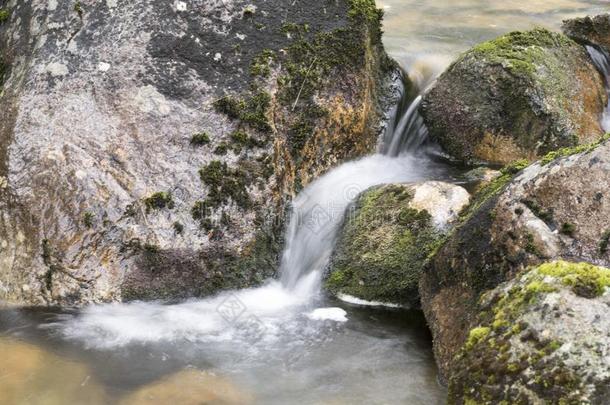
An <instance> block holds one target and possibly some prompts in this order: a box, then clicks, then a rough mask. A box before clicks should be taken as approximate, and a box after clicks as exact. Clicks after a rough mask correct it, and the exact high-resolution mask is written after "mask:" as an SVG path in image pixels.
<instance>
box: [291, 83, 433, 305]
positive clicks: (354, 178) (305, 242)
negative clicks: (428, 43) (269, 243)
mask: <svg viewBox="0 0 610 405" xmlns="http://www.w3.org/2000/svg"><path fill="white" fill-rule="evenodd" d="M399 91H400V94H401V100H400V102H399V103H398V104H397V105H396V107H394V109H393V110H392V112H391V115H390V117H389V122H388V129H387V130H386V133H385V134H384V138H383V145H381V148H380V151H381V153H379V154H375V155H372V156H368V157H365V158H363V159H360V160H357V161H354V162H348V163H345V164H343V165H341V166H339V167H337V168H335V169H333V170H331V171H329V172H328V173H326V174H325V175H324V176H322V177H320V178H319V179H317V180H316V181H314V182H313V183H311V184H310V185H309V186H308V187H306V188H305V189H304V190H303V191H302V192H301V193H300V194H299V195H298V196H297V197H296V198H295V199H294V201H293V204H292V215H291V218H290V222H289V225H288V229H287V233H286V246H285V249H284V253H283V255H282V261H281V265H280V273H281V282H282V285H283V286H284V287H285V288H288V289H293V290H294V289H298V290H299V291H302V290H303V289H304V287H303V285H302V284H303V283H305V282H306V283H307V285H308V287H305V288H308V289H310V293H311V294H315V293H316V292H317V291H318V290H319V286H320V282H321V278H322V274H323V271H324V269H325V267H326V266H327V264H328V261H329V260H330V257H331V254H332V252H333V248H334V245H335V241H336V237H337V233H338V231H339V228H340V226H341V224H342V222H343V218H344V216H345V212H346V210H347V208H348V207H349V206H350V204H351V203H352V202H354V200H355V199H356V197H358V195H359V194H360V193H361V192H363V191H364V190H366V189H368V188H370V187H373V186H376V185H380V184H388V183H401V182H412V181H419V180H423V179H430V178H431V177H434V176H435V175H436V176H438V175H439V174H440V171H442V169H441V168H440V167H439V166H437V165H436V164H435V163H433V162H432V161H431V160H430V159H429V158H428V157H426V156H416V154H415V153H414V152H416V151H417V150H418V149H420V148H421V146H422V145H424V144H425V143H426V141H427V136H428V131H427V129H426V127H425V125H424V122H423V119H422V117H421V116H420V115H419V112H418V109H419V106H420V104H421V101H422V97H421V96H418V97H417V98H416V99H415V100H414V101H413V102H411V103H410V104H409V103H408V100H407V97H408V96H407V94H406V90H405V86H404V85H403V86H402V87H400V88H399ZM305 276H307V277H305Z"/></svg>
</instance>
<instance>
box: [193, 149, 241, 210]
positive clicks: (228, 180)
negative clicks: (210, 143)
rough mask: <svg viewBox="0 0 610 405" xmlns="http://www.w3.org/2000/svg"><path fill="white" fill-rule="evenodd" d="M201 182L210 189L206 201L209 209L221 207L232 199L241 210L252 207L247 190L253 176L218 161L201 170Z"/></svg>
mask: <svg viewBox="0 0 610 405" xmlns="http://www.w3.org/2000/svg"><path fill="white" fill-rule="evenodd" d="M199 177H200V178H201V181H202V182H203V183H204V184H206V185H207V186H208V187H209V194H208V197H207V199H206V204H207V206H208V207H213V208H216V207H219V206H220V205H221V204H223V203H226V202H228V201H229V199H231V200H232V201H234V202H235V203H236V204H237V205H238V206H239V207H241V208H248V207H250V204H251V201H250V196H249V194H248V191H247V189H246V187H247V185H248V183H249V180H250V181H251V175H249V174H248V173H245V172H244V171H242V170H240V169H230V168H229V167H228V166H227V164H226V163H222V162H220V161H218V160H215V161H212V162H210V163H209V164H208V165H207V166H204V167H202V168H201V169H200V170H199Z"/></svg>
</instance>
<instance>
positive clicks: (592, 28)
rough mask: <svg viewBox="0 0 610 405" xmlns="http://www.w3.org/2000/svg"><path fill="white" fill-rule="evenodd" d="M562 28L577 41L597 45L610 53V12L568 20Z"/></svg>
mask: <svg viewBox="0 0 610 405" xmlns="http://www.w3.org/2000/svg"><path fill="white" fill-rule="evenodd" d="M562 29H563V32H565V34H566V35H567V36H569V37H570V38H572V39H574V40H575V41H578V42H582V43H585V44H593V45H597V46H599V47H601V48H603V49H604V50H605V51H606V52H607V53H610V14H601V15H598V16H595V17H583V18H574V19H572V20H567V21H564V23H563V27H562Z"/></svg>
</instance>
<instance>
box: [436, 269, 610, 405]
mask: <svg viewBox="0 0 610 405" xmlns="http://www.w3.org/2000/svg"><path fill="white" fill-rule="evenodd" d="M609 289H610V269H607V268H603V267H596V266H593V265H591V264H587V263H570V262H565V261H557V262H550V263H545V264H542V265H540V266H538V267H534V268H532V269H529V270H527V271H525V272H524V273H523V274H520V275H519V276H518V277H517V278H515V279H514V280H512V281H510V282H507V283H504V284H501V285H500V286H498V287H497V288H495V289H494V290H492V291H490V292H488V293H486V294H485V295H483V296H482V298H481V300H480V305H479V311H480V312H479V313H478V314H477V315H476V316H475V317H474V319H473V324H474V325H476V326H475V327H473V328H472V329H471V330H470V331H469V333H468V337H467V340H466V342H465V344H464V345H463V346H462V348H461V349H460V351H459V353H458V355H457V357H456V360H455V364H454V366H453V368H452V370H451V378H450V384H449V401H448V402H449V403H450V404H471V403H476V404H490V405H491V404H499V403H507V404H508V403H516V404H532V403H546V404H583V403H586V404H602V403H606V401H607V400H608V398H609V397H610V362H609V361H608V358H609V356H610V336H609V335H608V331H609V330H610V313H609V312H608V307H609V306H610V293H609V292H608V291H609Z"/></svg>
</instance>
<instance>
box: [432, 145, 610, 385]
mask: <svg viewBox="0 0 610 405" xmlns="http://www.w3.org/2000/svg"><path fill="white" fill-rule="evenodd" d="M609 149H610V144H609V143H608V141H607V140H606V141H602V142H601V144H599V145H598V146H596V147H591V148H589V147H587V148H584V149H583V150H582V151H581V152H580V153H576V154H569V153H566V154H565V156H561V155H562V154H559V156H555V157H556V158H555V159H550V158H549V160H548V161H545V160H542V161H540V162H537V163H534V164H532V165H529V166H527V167H525V168H524V165H521V164H520V165H517V166H516V167H514V168H513V169H510V170H505V171H504V173H505V174H504V175H503V176H502V177H500V178H497V179H496V180H494V181H493V182H492V183H491V184H490V185H488V186H486V187H485V188H484V189H482V190H481V191H480V192H479V193H477V194H475V195H474V196H473V203H472V204H471V206H470V207H469V208H468V209H467V210H465V211H464V215H463V222H462V223H461V224H460V225H459V226H457V227H456V228H455V230H454V231H453V232H452V234H451V235H450V236H449V237H448V238H447V240H446V242H445V243H444V244H443V245H442V246H441V247H440V248H439V249H438V251H437V253H436V254H435V256H434V257H433V258H432V259H431V260H430V261H429V262H428V265H427V266H426V268H425V271H424V273H423V275H422V279H421V281H420V295H421V297H422V307H423V309H424V312H425V315H426V319H427V320H428V323H429V325H430V328H431V331H432V334H433V336H434V351H435V355H436V359H437V362H438V364H439V368H440V370H441V373H442V374H443V375H444V376H445V377H447V376H448V375H449V374H450V370H451V369H452V362H453V359H454V356H455V354H456V353H457V351H458V349H459V348H460V347H461V346H462V345H463V344H464V342H465V341H466V340H467V337H468V331H469V330H470V329H471V328H474V327H476V326H477V325H476V324H474V320H473V316H474V315H475V314H476V313H477V312H478V309H477V308H478V300H479V298H480V296H481V295H482V294H484V293H485V292H486V291H489V290H491V289H494V288H495V287H496V286H498V285H499V284H500V283H502V282H505V281H507V280H510V279H512V278H513V277H515V275H516V274H518V273H520V272H522V271H524V270H525V269H527V268H528V267H530V266H533V265H538V264H540V263H543V262H546V261H552V260H557V259H564V260H571V261H587V262H590V263H593V264H596V265H602V266H609V265H610V256H609V255H608V251H607V249H605V248H604V249H602V248H600V246H601V247H603V246H605V245H606V243H605V241H606V240H607V235H608V230H609V225H608V218H609V217H610V199H609V198H607V190H608V188H609V187H610V177H609V176H608V170H610V162H609V160H608V156H610V155H609V153H608V151H609ZM574 277H575V276H570V277H568V278H566V280H565V282H566V283H574V284H578V286H579V287H578V289H579V290H580V291H583V292H585V291H589V294H591V295H592V294H593V292H595V291H599V289H597V287H595V286H596V285H597V284H595V283H594V282H593V281H592V280H591V279H590V278H584V280H583V281H584V283H580V282H579V281H578V280H579V277H576V278H574ZM586 285H588V287H585V286H586Z"/></svg>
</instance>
